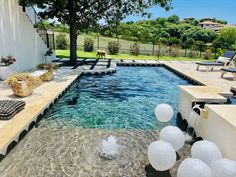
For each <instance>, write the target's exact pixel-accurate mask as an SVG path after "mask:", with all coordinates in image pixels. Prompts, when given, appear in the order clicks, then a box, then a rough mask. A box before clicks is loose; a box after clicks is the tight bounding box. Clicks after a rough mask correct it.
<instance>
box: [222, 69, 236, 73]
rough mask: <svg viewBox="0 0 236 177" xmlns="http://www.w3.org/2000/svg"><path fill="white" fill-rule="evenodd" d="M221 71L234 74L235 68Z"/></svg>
mask: <svg viewBox="0 0 236 177" xmlns="http://www.w3.org/2000/svg"><path fill="white" fill-rule="evenodd" d="M221 70H222V71H225V72H229V73H236V68H222V69H221Z"/></svg>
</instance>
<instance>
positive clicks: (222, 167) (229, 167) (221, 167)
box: [210, 158, 236, 177]
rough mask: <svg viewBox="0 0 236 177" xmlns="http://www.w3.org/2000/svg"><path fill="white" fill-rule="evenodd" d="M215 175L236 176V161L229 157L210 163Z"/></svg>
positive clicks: (217, 176)
mask: <svg viewBox="0 0 236 177" xmlns="http://www.w3.org/2000/svg"><path fill="white" fill-rule="evenodd" d="M210 167H211V171H212V174H213V177H236V162H235V161H233V160H229V159H225V158H222V159H218V160H216V161H214V162H212V163H211V165H210Z"/></svg>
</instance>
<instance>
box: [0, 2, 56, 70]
mask: <svg viewBox="0 0 236 177" xmlns="http://www.w3.org/2000/svg"><path fill="white" fill-rule="evenodd" d="M40 22H41V21H40V18H39V17H38V15H37V13H36V11H35V9H34V8H33V7H27V8H26V7H22V6H20V5H19V4H18V0H0V39H1V40H0V56H7V55H8V54H12V55H14V57H15V58H16V63H15V64H14V65H12V67H13V70H14V71H24V70H29V69H32V68H35V67H36V66H37V65H38V64H40V63H43V62H44V60H45V59H44V58H45V57H44V54H45V52H46V51H47V50H48V49H49V48H53V44H54V34H53V32H49V31H47V29H46V28H44V27H41V28H40V29H36V28H35V27H34V25H35V24H36V23H37V24H38V23H40ZM41 26H42V25H41Z"/></svg>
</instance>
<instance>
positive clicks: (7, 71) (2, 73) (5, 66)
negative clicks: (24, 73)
mask: <svg viewBox="0 0 236 177" xmlns="http://www.w3.org/2000/svg"><path fill="white" fill-rule="evenodd" d="M0 62H1V64H0V79H1V80H6V79H7V78H8V77H9V76H10V75H11V73H12V71H11V68H10V65H12V64H14V63H15V62H16V59H15V58H14V56H13V55H11V54H9V55H8V56H6V57H3V56H2V57H1V60H0Z"/></svg>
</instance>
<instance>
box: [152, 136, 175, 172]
mask: <svg viewBox="0 0 236 177" xmlns="http://www.w3.org/2000/svg"><path fill="white" fill-rule="evenodd" d="M148 159H149V162H150V164H151V165H152V167H153V168H155V169H156V170H158V171H166V170H168V169H170V168H171V167H173V166H174V165H175V162H176V153H175V150H174V148H173V147H172V146H171V144H170V143H168V142H165V141H163V140H159V141H154V142H152V143H151V144H150V146H149V147H148Z"/></svg>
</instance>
